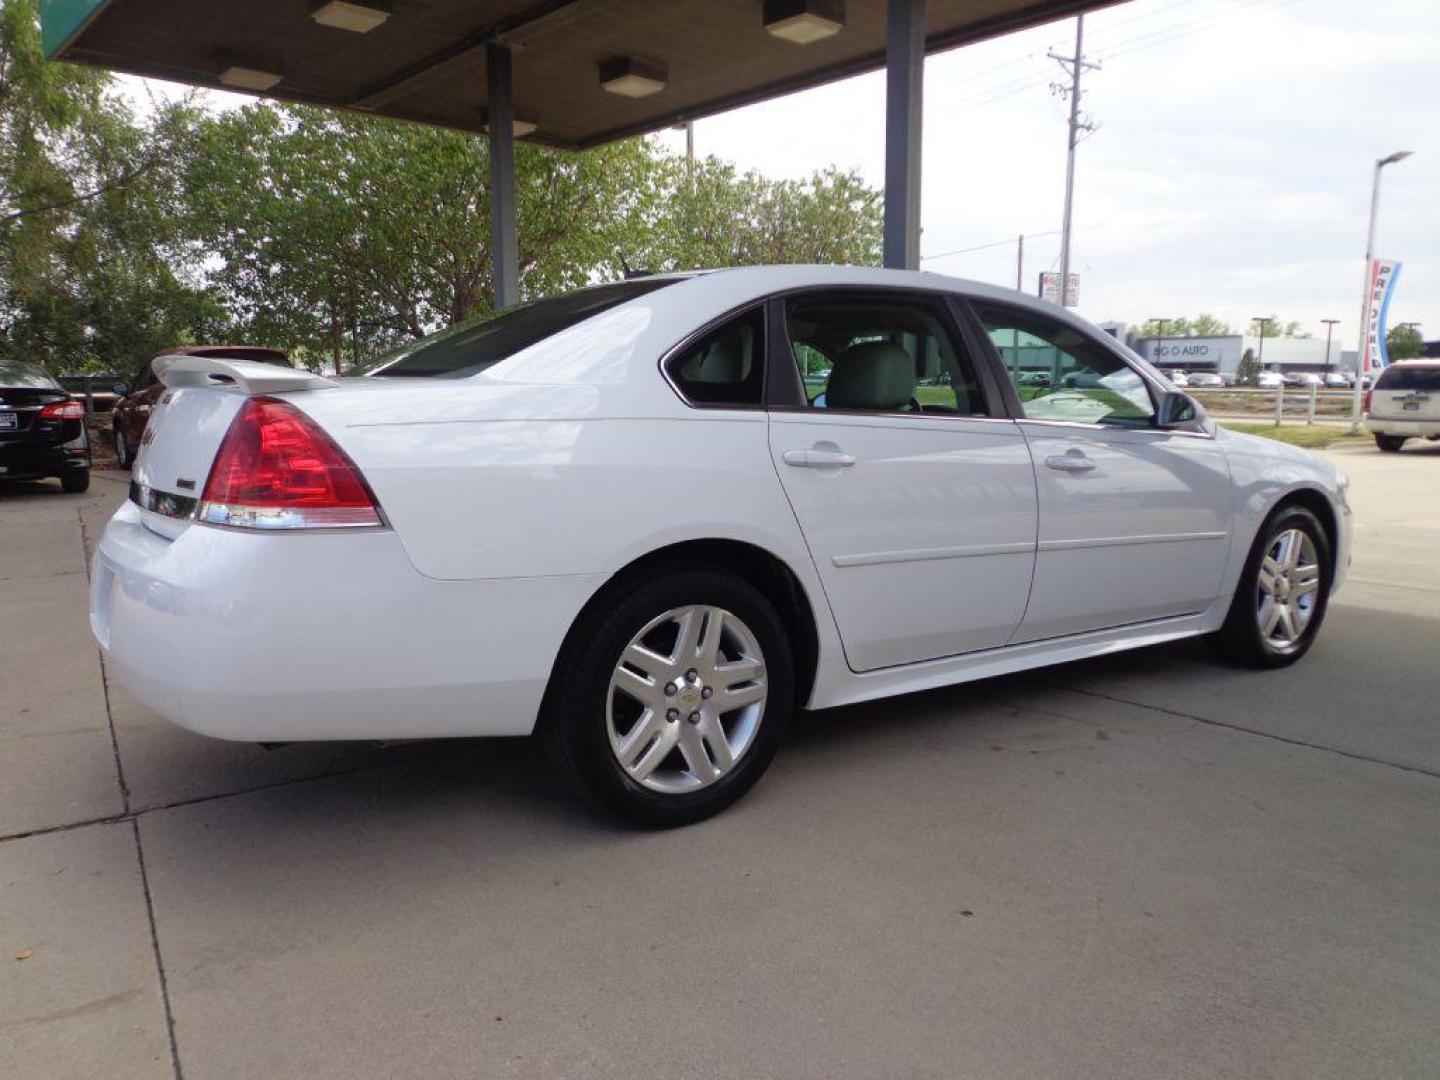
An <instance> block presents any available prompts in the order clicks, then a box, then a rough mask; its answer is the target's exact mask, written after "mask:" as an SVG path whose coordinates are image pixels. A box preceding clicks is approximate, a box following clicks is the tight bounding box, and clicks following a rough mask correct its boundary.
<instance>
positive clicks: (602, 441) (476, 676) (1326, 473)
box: [90, 267, 1350, 825]
mask: <svg viewBox="0 0 1440 1080" xmlns="http://www.w3.org/2000/svg"><path fill="white" fill-rule="evenodd" d="M155 369H156V371H157V373H158V374H159V376H160V378H161V379H162V380H163V381H164V383H165V385H166V388H167V389H166V390H165V392H164V394H163V395H162V396H161V398H160V400H159V402H158V404H157V406H156V408H155V410H154V412H153V414H152V415H151V417H150V422H149V427H148V430H147V432H146V437H145V441H144V442H145V444H144V446H143V447H142V448H141V450H140V455H139V458H138V461H137V462H136V465H135V470H134V474H133V480H132V483H131V488H130V498H129V501H127V502H126V503H125V505H124V506H123V507H122V508H121V509H120V510H119V512H118V513H116V515H115V517H114V518H113V519H112V520H111V522H110V524H109V526H108V527H107V528H106V530H105V534H104V537H103V539H102V540H101V542H100V545H99V549H98V551H97V554H96V558H95V567H94V573H93V591H92V596H91V615H90V618H91V624H92V626H93V628H94V632H95V636H96V637H97V638H98V639H99V641H100V645H101V647H102V648H103V649H104V652H105V656H106V660H107V663H108V665H109V668H110V671H111V672H112V674H113V677H115V678H116V679H118V680H119V681H120V682H121V683H123V684H124V685H125V686H127V687H129V688H130V689H131V690H132V691H134V692H135V693H136V694H137V695H138V696H139V697H140V698H141V699H142V700H143V701H144V702H146V703H147V704H148V705H149V706H150V707H151V708H153V709H154V710H155V711H156V712H158V713H160V714H161V715H162V716H165V717H167V718H169V719H170V720H172V721H174V722H175V723H177V724H181V725H183V726H185V727H187V728H190V729H192V730H194V731H198V732H202V733H204V734H206V735H211V736H216V737H218V738H224V739H242V740H252V741H293V740H306V739H399V738H406V739H408V738H422V737H438V736H473V735H524V734H529V733H531V732H535V733H537V734H539V735H541V736H542V737H543V739H544V740H545V742H546V743H547V745H548V746H549V748H550V750H551V751H552V753H553V757H554V759H555V761H556V762H557V765H558V767H559V768H560V770H561V771H562V772H563V773H564V775H565V776H566V777H567V779H568V780H569V781H570V782H571V783H572V784H573V785H574V786H575V787H576V788H577V789H578V790H579V791H580V792H581V793H582V794H584V795H585V796H587V797H588V798H589V799H590V800H592V801H593V802H595V803H598V804H599V805H601V806H603V807H606V808H609V809H610V810H612V811H615V812H617V813H619V814H621V815H623V816H625V817H628V818H630V819H632V820H635V821H639V822H643V823H647V824H657V825H674V824H681V823H685V822H689V821H694V820H697V819H699V818H702V817H705V816H707V815H709V814H712V813H714V812H716V811H717V810H719V809H721V808H722V807H724V806H726V805H727V804H729V803H730V802H732V801H733V800H735V799H736V798H738V797H739V796H740V795H741V794H743V793H744V792H745V791H746V790H747V789H748V788H749V787H750V786H751V785H752V784H753V783H755V781H756V780H757V779H758V778H759V776H760V774H761V773H762V772H764V770H765V768H766V766H767V765H768V764H769V762H770V760H771V758H772V757H773V756H774V754H775V751H776V748H777V747H778V746H779V744H780V742H781V741H782V737H783V734H784V730H785V725H786V721H787V720H788V718H789V716H790V714H791V712H792V711H793V710H794V709H796V708H797V707H800V708H812V709H813V708H823V707H826V706H833V705H842V704H846V703H850V702H857V701H866V700H870V699H875V698H883V697H891V696H894V695H897V694H904V693H907V692H910V691H914V690H923V689H927V688H930V687H937V686H944V685H948V684H951V683H959V682H965V681H967V680H971V679H979V678H984V677H986V676H991V675H997V674H1000V673H1002V672H1011V671H1018V670H1021V669H1025V668H1033V667H1039V666H1041V665H1045V664H1054V663H1058V662H1061V661H1067V660H1076V659H1079V658H1082V657H1088V656H1096V655H1099V654H1102V653H1111V652H1115V651H1117V650H1120V649H1130V648H1136V647H1139V646H1145V645H1154V644H1156V643H1159V642H1166V641H1173V640H1175V639H1177V638H1184V637H1192V636H1198V635H1204V636H1205V637H1207V638H1208V639H1209V640H1210V641H1211V642H1212V643H1213V644H1214V645H1215V646H1216V647H1217V649H1218V651H1219V652H1220V653H1221V654H1222V655H1224V656H1226V657H1228V658H1230V659H1231V660H1233V661H1238V662H1241V663H1247V664H1251V665H1257V666H1262V667H1277V666H1280V665H1282V664H1288V663H1291V662H1293V661H1295V660H1296V659H1298V658H1299V657H1300V656H1301V655H1303V654H1304V653H1305V651H1306V650H1307V649H1308V648H1309V646H1310V644H1311V643H1312V642H1313V641H1314V639H1315V635H1316V633H1317V632H1318V630H1319V629H1320V624H1321V621H1322V620H1323V618H1324V616H1325V608H1326V602H1327V600H1328V599H1329V597H1330V595H1331V594H1332V593H1333V592H1334V590H1335V589H1336V588H1338V587H1339V585H1340V582H1341V578H1342V577H1343V574H1344V570H1345V566H1346V564H1347V562H1348V561H1349V557H1350V512H1349V509H1348V507H1347V505H1346V499H1345V487H1346V481H1345V480H1344V478H1343V477H1342V476H1340V475H1339V474H1338V473H1337V471H1336V469H1335V468H1334V467H1333V466H1332V465H1330V464H1328V463H1327V462H1325V461H1323V460H1321V459H1319V458H1317V457H1314V456H1312V455H1310V454H1308V453H1305V452H1303V451H1300V450H1297V449H1294V448H1292V447H1289V446H1285V445H1282V444H1280V443H1276V442H1271V441H1267V440H1261V439H1256V438H1250V437H1246V436H1243V435H1237V434H1232V433H1229V432H1226V431H1223V430H1219V429H1217V428H1216V427H1215V425H1214V424H1213V423H1211V422H1210V421H1209V420H1208V419H1207V418H1206V416H1205V415H1204V413H1203V411H1202V410H1201V409H1200V407H1199V406H1198V405H1196V404H1195V403H1194V402H1193V401H1192V400H1190V399H1189V398H1187V397H1185V396H1184V395H1183V394H1180V393H1178V392H1177V391H1175V390H1174V389H1173V387H1171V386H1170V385H1169V384H1168V383H1167V382H1166V381H1165V379H1164V377H1163V376H1161V375H1160V374H1158V373H1157V372H1156V371H1155V370H1154V369H1153V368H1151V367H1149V366H1148V365H1147V364H1146V363H1145V362H1144V361H1142V360H1141V359H1139V358H1138V357H1136V356H1135V355H1134V354H1133V353H1131V352H1129V351H1128V350H1126V349H1125V348H1124V347H1123V346H1121V345H1120V344H1119V343H1117V342H1116V341H1115V340H1113V339H1112V338H1110V337H1109V336H1107V335H1106V334H1104V333H1103V332H1101V331H1099V330H1097V329H1095V328H1094V327H1092V326H1091V325H1090V324H1088V323H1086V322H1084V321H1082V320H1080V319H1078V318H1076V317H1075V316H1073V315H1071V314H1069V313H1068V312H1066V311H1064V310H1061V309H1060V308H1057V307H1054V306H1052V305H1048V304H1044V303H1041V302H1039V301H1037V300H1034V299H1031V298H1028V297H1025V296H1022V295H1020V294H1018V293H1015V292H1011V291H1009V290H1005V289H999V288H994V287H991V286H988V285H980V284H974V283H968V282H961V281H956V280H954V279H951V278H945V277H938V276H934V275H930V274H916V273H902V272H897V271H882V270H869V269H846V268H829V267H770V268H754V269H743V270H727V271H716V272H710V273H698V274H678V275H670V276H657V277H647V278H641V279H633V280H629V281H625V282H623V283H619V284H613V285H601V286H596V287H594V288H589V289H584V290H581V291H578V292H574V293H571V294H569V295H566V296H560V297H557V298H554V299H549V300H542V301H538V302H536V303H531V304H526V305H522V306H520V307H516V308H512V309H509V310H506V311H504V312H501V313H500V314H498V315H496V316H493V317H490V318H487V319H484V320H481V321H476V322H471V323H467V324H462V325H460V326H457V327H454V328H451V329H449V330H446V331H444V332H442V333H439V334H436V335H434V336H432V337H430V338H426V339H423V340H421V341H418V342H416V343H414V344H412V345H410V346H408V347H406V348H405V349H403V350H401V351H400V352H398V353H395V354H392V355H391V356H389V357H387V358H385V359H384V360H383V361H382V362H381V363H380V364H379V365H378V366H376V367H374V368H372V369H371V370H370V372H369V373H368V375H367V376H366V377H363V378H343V379H338V380H335V379H326V378H321V377H319V376H315V375H310V374H307V373H305V372H303V371H293V370H288V369H284V368H277V367H273V366H268V365H264V364H255V363H248V362H245V361H236V360H222V359H213V358H208V357H195V356H167V357H161V358H160V359H159V360H157V361H156V362H155Z"/></svg>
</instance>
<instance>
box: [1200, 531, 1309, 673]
mask: <svg viewBox="0 0 1440 1080" xmlns="http://www.w3.org/2000/svg"><path fill="white" fill-rule="evenodd" d="M1333 559H1334V556H1333V553H1332V552H1331V550H1330V540H1329V538H1328V537H1327V536H1326V533H1325V529H1324V527H1323V526H1321V524H1320V521H1319V519H1318V518H1316V517H1315V515H1314V514H1312V513H1311V512H1310V511H1309V510H1306V509H1305V508H1304V507H1301V506H1293V505H1292V506H1288V507H1282V508H1281V509H1280V510H1279V511H1278V512H1276V513H1275V514H1273V515H1272V516H1271V517H1270V519H1269V520H1268V521H1266V522H1265V524H1264V526H1263V527H1262V528H1261V529H1260V533H1259V536H1257V537H1256V540H1255V546H1254V547H1253V548H1251V550H1250V556H1249V558H1247V559H1246V560H1245V568H1244V570H1243V571H1241V574H1240V584H1239V585H1238V586H1237V587H1236V589H1235V598H1234V600H1232V601H1231V604H1230V612H1229V614H1228V615H1227V616H1226V618H1225V623H1224V625H1223V626H1221V628H1220V629H1219V630H1217V631H1216V632H1215V633H1214V634H1211V635H1210V638H1209V640H1210V643H1211V645H1212V646H1214V648H1215V650H1216V651H1217V652H1219V653H1220V654H1221V655H1222V656H1224V657H1225V658H1227V659H1229V660H1233V661H1235V662H1236V663H1241V664H1245V665H1247V666H1250V667H1264V668H1274V667H1284V666H1285V665H1287V664H1293V663H1294V662H1295V661H1296V660H1299V659H1300V657H1302V656H1304V655H1305V653H1306V652H1307V651H1308V650H1309V648H1310V646H1311V644H1312V643H1313V642H1314V641H1315V635H1316V634H1317V633H1319V631H1320V624H1321V622H1322V621H1323V620H1324V618H1325V608H1326V604H1327V603H1328V601H1329V598H1330V582H1331V581H1332V580H1333V579H1334V561H1333Z"/></svg>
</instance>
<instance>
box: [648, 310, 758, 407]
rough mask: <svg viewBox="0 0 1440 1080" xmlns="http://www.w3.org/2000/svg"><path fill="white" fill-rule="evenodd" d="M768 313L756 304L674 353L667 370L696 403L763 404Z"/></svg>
mask: <svg viewBox="0 0 1440 1080" xmlns="http://www.w3.org/2000/svg"><path fill="white" fill-rule="evenodd" d="M764 343H765V311H764V309H763V308H759V307H757V308H752V309H751V310H750V311H747V312H746V313H745V314H743V315H738V316H736V317H735V318H733V319H730V320H728V321H727V322H725V323H724V324H722V325H721V326H718V327H716V328H715V329H714V330H711V331H710V332H709V333H707V334H706V335H705V336H704V337H701V338H699V339H698V340H697V341H695V342H693V343H691V344H690V345H687V346H686V347H685V348H684V349H682V350H680V351H679V352H677V353H676V354H675V355H674V356H672V357H670V359H669V360H668V361H666V364H665V374H667V375H668V376H669V377H670V381H671V382H672V383H674V384H675V388H676V389H677V390H679V391H680V394H681V396H682V397H684V398H685V400H686V401H689V402H690V403H691V404H693V405H720V406H731V407H735V408H744V407H746V406H752V405H759V404H760V400H761V396H762V394H763V393H764V385H765V363H764V353H765V344H764Z"/></svg>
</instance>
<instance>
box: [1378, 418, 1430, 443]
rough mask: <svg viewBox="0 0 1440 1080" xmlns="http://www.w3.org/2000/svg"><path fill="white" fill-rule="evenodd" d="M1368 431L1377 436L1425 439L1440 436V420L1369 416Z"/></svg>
mask: <svg viewBox="0 0 1440 1080" xmlns="http://www.w3.org/2000/svg"><path fill="white" fill-rule="evenodd" d="M1365 428H1366V430H1368V431H1370V432H1372V433H1373V434H1375V435H1404V436H1409V437H1415V438H1425V437H1427V436H1430V435H1440V420H1419V419H1415V418H1414V417H1411V418H1409V419H1406V418H1405V417H1400V416H1367V417H1366V418H1365Z"/></svg>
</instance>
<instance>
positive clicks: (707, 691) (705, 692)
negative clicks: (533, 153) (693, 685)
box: [700, 686, 715, 698]
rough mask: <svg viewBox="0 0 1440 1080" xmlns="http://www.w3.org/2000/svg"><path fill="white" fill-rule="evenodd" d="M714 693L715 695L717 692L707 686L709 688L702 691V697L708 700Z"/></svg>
mask: <svg viewBox="0 0 1440 1080" xmlns="http://www.w3.org/2000/svg"><path fill="white" fill-rule="evenodd" d="M713 693H715V691H714V690H712V689H710V687H708V686H707V687H705V689H703V690H701V691H700V696H701V697H702V698H708V697H709V696H710V695H711V694H713Z"/></svg>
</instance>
